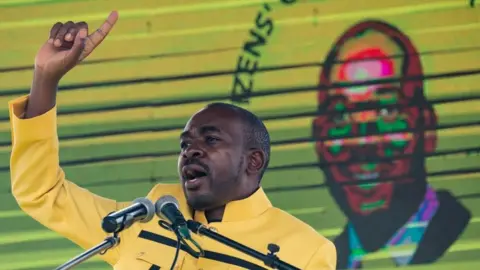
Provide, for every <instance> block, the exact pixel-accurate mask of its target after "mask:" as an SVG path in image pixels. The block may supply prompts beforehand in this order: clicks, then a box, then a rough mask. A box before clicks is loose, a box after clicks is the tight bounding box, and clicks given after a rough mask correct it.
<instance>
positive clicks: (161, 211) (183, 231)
mask: <svg viewBox="0 0 480 270" xmlns="http://www.w3.org/2000/svg"><path fill="white" fill-rule="evenodd" d="M155 213H156V214H157V216H158V217H160V218H161V219H165V220H168V221H170V223H171V227H172V229H173V230H174V231H176V232H178V233H180V235H181V236H182V237H183V238H185V239H191V236H190V231H189V230H188V227H187V221H186V220H185V218H184V217H183V215H182V213H181V212H180V210H179V206H178V201H177V199H175V197H173V196H170V195H165V196H162V197H160V199H158V201H157V202H156V203H155Z"/></svg>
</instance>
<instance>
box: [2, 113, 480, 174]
mask: <svg viewBox="0 0 480 270" xmlns="http://www.w3.org/2000/svg"><path fill="white" fill-rule="evenodd" d="M477 125H480V121H477V122H467V123H458V124H450V125H442V126H438V127H437V128H436V129H418V128H416V129H406V130H403V131H402V132H413V133H415V132H420V131H422V132H423V131H425V130H442V129H450V128H459V127H470V126H477ZM389 133H392V132H376V133H372V134H369V135H382V134H389ZM359 137H364V136H360V135H356V136H353V135H348V136H341V137H336V138H335V139H352V138H359ZM326 139H330V140H332V138H316V139H314V138H313V137H311V136H307V137H303V138H295V139H287V140H278V141H273V142H271V145H272V146H275V145H290V144H298V143H305V142H315V141H320V140H326ZM9 145H10V142H8V143H7V142H6V143H4V145H3V146H9ZM0 146H1V144H0ZM459 151H461V152H459ZM475 151H478V149H477V148H463V149H462V148H458V149H456V150H447V151H437V152H435V153H433V154H428V155H425V156H436V155H446V154H452V153H462V152H466V153H470V152H475ZM178 154H179V151H165V152H150V153H138V154H128V155H125V154H123V155H122V154H120V155H111V156H103V157H95V158H85V159H76V160H68V161H62V162H60V165H61V166H78V165H86V164H92V163H97V162H111V161H120V160H126V159H137V158H159V157H174V156H177V155H178ZM404 156H407V155H401V156H397V157H395V158H394V159H397V158H401V157H404ZM375 160H378V158H377V159H375ZM388 160H392V159H391V158H390V159H388ZM330 165H331V164H330ZM7 170H9V166H4V167H0V172H2V171H7Z"/></svg>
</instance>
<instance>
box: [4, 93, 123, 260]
mask: <svg viewBox="0 0 480 270" xmlns="http://www.w3.org/2000/svg"><path fill="white" fill-rule="evenodd" d="M27 100H28V96H24V97H21V98H18V99H16V100H13V101H11V102H9V112H10V123H11V129H12V153H11V159H10V171H11V182H12V183H11V184H12V193H13V196H14V197H15V199H16V201H17V202H18V204H19V206H20V208H21V209H22V210H23V211H25V212H26V213H27V214H28V215H30V216H31V217H32V218H34V219H35V220H37V221H38V222H40V223H41V224H43V225H44V226H46V227H47V228H49V229H51V230H53V231H56V232H58V233H59V234H61V235H63V236H64V237H66V238H68V239H70V240H71V241H72V242H74V243H76V244H77V245H79V246H81V247H82V248H84V249H87V248H91V247H92V246H94V245H96V244H99V243H100V242H102V241H103V240H104V239H105V237H107V234H106V233H105V232H104V231H103V230H102V228H101V221H102V218H103V217H104V216H105V215H107V214H109V213H110V212H112V211H115V210H117V209H118V207H120V206H119V204H117V202H116V201H113V200H110V199H106V198H102V197H100V196H97V195H95V194H93V193H91V192H89V191H88V190H86V189H83V188H81V187H79V186H77V185H75V184H74V183H72V182H70V181H68V180H66V179H65V174H64V172H63V170H62V169H61V168H60V166H59V151H58V149H59V143H58V136H57V118H56V113H57V112H56V107H55V108H53V109H52V110H50V111H48V112H47V113H45V114H43V115H40V116H38V117H34V118H30V119H23V117H22V115H23V114H24V108H25V104H26V102H27ZM119 248H120V247H117V248H115V249H111V250H109V251H108V252H107V253H106V254H105V255H103V256H102V258H103V259H104V260H105V261H106V262H108V263H109V264H111V265H113V264H115V262H116V261H117V260H118V258H119V250H118V249H119Z"/></svg>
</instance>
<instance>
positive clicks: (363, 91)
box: [314, 32, 423, 215]
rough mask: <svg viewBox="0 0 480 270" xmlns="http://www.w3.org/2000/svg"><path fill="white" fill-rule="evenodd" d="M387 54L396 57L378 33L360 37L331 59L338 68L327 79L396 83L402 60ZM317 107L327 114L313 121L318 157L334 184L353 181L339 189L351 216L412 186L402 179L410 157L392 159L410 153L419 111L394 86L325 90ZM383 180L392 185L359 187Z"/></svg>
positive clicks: (380, 205) (396, 52)
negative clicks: (326, 93)
mask: <svg viewBox="0 0 480 270" xmlns="http://www.w3.org/2000/svg"><path fill="white" fill-rule="evenodd" d="M391 55H401V50H400V48H399V47H397V45H396V44H395V43H394V42H393V41H392V40H390V39H389V38H388V37H387V36H385V35H383V34H381V33H378V32H370V33H366V34H365V35H364V36H362V37H358V38H354V39H352V40H350V41H347V42H346V43H345V44H344V46H343V47H342V48H341V49H340V51H339V55H338V59H336V60H340V63H337V64H335V66H334V67H333V68H332V70H331V73H330V80H331V82H332V83H355V82H357V83H358V82H362V81H367V80H378V79H390V78H399V77H401V76H402V72H401V68H402V61H403V59H402V58H401V57H399V58H394V59H392V58H391V57H388V56H391ZM362 59H363V61H358V60H362ZM320 102H321V103H323V104H322V106H324V108H326V113H327V114H324V115H321V116H319V117H318V118H317V119H315V120H314V134H315V137H316V138H318V139H320V140H319V141H318V142H317V144H316V150H317V153H318V155H319V156H320V157H321V159H322V161H323V162H325V163H329V165H327V167H326V168H325V169H324V170H325V171H326V174H327V177H329V178H330V179H329V180H331V181H334V182H335V183H336V184H340V185H342V184H344V183H346V182H352V181H356V182H358V184H355V185H343V186H342V190H343V192H344V193H345V196H346V199H347V203H348V206H349V208H350V210H351V211H353V212H354V213H355V214H357V215H368V214H370V213H372V212H374V211H377V210H382V209H388V208H389V206H390V204H391V200H392V196H393V192H394V189H395V186H397V185H401V184H405V183H407V182H411V181H413V179H412V178H411V177H410V176H407V174H409V173H410V170H411V166H412V161H411V158H402V159H399V158H396V157H399V156H401V155H409V154H412V153H413V152H414V149H415V146H416V144H417V141H418V139H419V138H418V136H419V135H417V134H415V133H412V132H411V129H413V128H415V126H416V123H417V120H418V118H419V117H420V113H419V112H420V110H419V108H417V107H412V106H409V104H408V103H409V100H408V99H407V98H406V97H405V96H404V95H403V89H401V87H400V83H397V82H394V83H384V84H376V85H367V86H348V87H344V88H337V89H330V90H329V92H328V95H327V96H326V100H321V101H320ZM389 105H393V106H395V105H399V106H396V107H388V106H389ZM345 110H356V111H354V112H344V111H345ZM419 134H421V136H423V133H419ZM345 137H350V138H345ZM387 178H396V180H394V181H393V182H370V183H363V184H362V181H368V180H370V181H372V180H373V181H375V180H378V179H387ZM337 199H338V198H337Z"/></svg>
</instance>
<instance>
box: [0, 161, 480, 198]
mask: <svg viewBox="0 0 480 270" xmlns="http://www.w3.org/2000/svg"><path fill="white" fill-rule="evenodd" d="M319 166H320V164H318V163H305V164H293V165H283V166H276V167H273V168H269V169H268V170H267V171H269V170H272V169H273V170H275V169H276V170H298V169H306V168H307V169H310V168H318V167H319ZM479 172H480V168H467V169H457V170H449V171H439V172H431V173H427V174H426V176H427V177H432V176H446V175H462V174H467V175H468V174H472V173H479ZM395 179H397V178H388V179H387V178H385V182H389V181H394V180H395ZM173 181H179V178H178V176H176V175H169V176H158V177H149V178H135V179H123V180H117V179H110V180H99V181H94V182H92V183H88V184H80V185H81V186H82V187H84V188H91V187H108V186H119V185H128V184H135V183H151V184H152V186H153V185H155V184H157V183H162V182H173ZM382 181H383V180H372V181H370V182H367V181H366V180H365V181H362V183H372V182H374V183H376V182H382ZM345 183H346V184H347V185H348V184H353V183H355V184H358V182H353V181H351V182H345ZM325 187H327V184H326V183H320V184H312V185H303V186H283V187H271V188H265V191H268V192H272V193H273V192H285V191H287V192H288V191H298V190H306V189H312V188H325ZM11 193H12V191H11V189H10V188H9V189H6V190H3V191H2V192H1V193H0V194H11ZM460 197H461V196H460Z"/></svg>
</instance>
